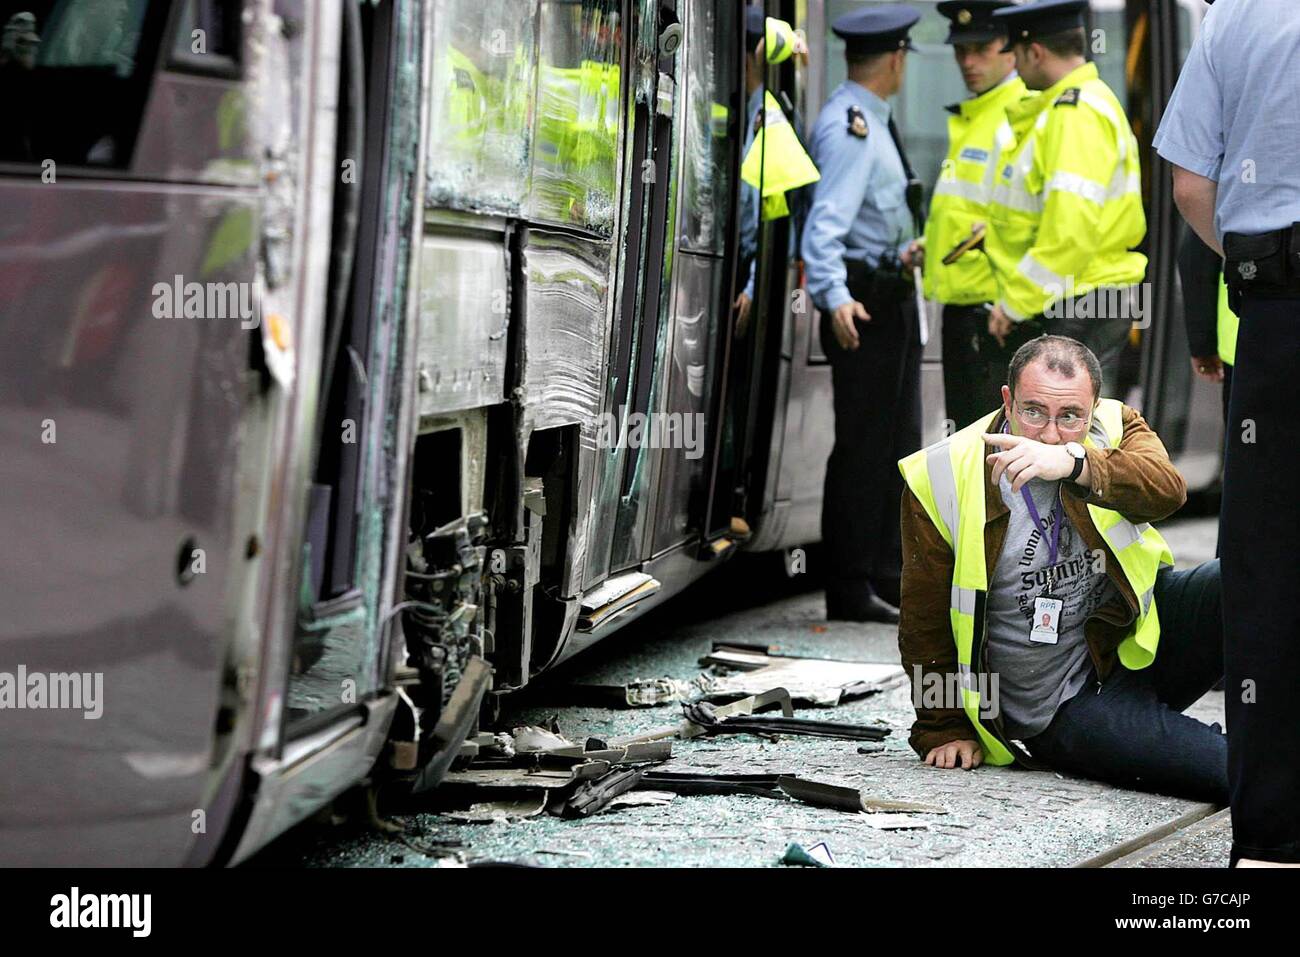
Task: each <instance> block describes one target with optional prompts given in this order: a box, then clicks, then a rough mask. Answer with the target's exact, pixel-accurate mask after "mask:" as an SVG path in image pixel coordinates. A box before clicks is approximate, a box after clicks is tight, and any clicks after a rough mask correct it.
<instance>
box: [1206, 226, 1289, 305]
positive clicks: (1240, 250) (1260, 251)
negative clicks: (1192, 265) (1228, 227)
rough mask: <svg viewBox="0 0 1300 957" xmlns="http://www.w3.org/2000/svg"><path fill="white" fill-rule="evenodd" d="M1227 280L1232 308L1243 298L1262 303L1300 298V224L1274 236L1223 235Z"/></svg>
mask: <svg viewBox="0 0 1300 957" xmlns="http://www.w3.org/2000/svg"><path fill="white" fill-rule="evenodd" d="M1223 258H1224V262H1223V279H1224V282H1226V283H1227V285H1228V299H1229V303H1228V304H1229V305H1230V306H1231V307H1232V309H1233V311H1234V312H1235V311H1237V310H1238V308H1239V306H1240V302H1241V297H1242V296H1243V295H1248V296H1252V297H1255V298H1259V299H1293V298H1297V297H1300V223H1292V224H1291V225H1290V226H1285V227H1283V228H1282V229H1277V230H1274V231H1273V232H1271V233H1259V234H1253V235H1247V234H1245V233H1224V234H1223Z"/></svg>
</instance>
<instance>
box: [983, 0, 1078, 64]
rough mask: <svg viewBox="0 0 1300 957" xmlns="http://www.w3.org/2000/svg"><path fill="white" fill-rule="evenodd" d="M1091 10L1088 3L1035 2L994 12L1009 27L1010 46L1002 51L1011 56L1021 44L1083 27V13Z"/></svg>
mask: <svg viewBox="0 0 1300 957" xmlns="http://www.w3.org/2000/svg"><path fill="white" fill-rule="evenodd" d="M1087 9H1088V0H1034V2H1033V3H1026V4H1024V5H1022V6H1018V7H1003V8H1002V9H1001V10H994V11H993V19H994V20H996V21H998V22H999V23H1004V24H1006V27H1007V45H1006V46H1004V47H1003V48H1002V52H1003V53H1010V52H1011V48H1012V47H1013V46H1015V45H1016V44H1017V43H1026V42H1028V41H1030V40H1039V39H1041V38H1043V37H1050V36H1052V35H1053V34H1056V33H1064V32H1065V31H1066V30H1073V29H1074V28H1075V27H1081V26H1083V13H1084V11H1085V10H1087Z"/></svg>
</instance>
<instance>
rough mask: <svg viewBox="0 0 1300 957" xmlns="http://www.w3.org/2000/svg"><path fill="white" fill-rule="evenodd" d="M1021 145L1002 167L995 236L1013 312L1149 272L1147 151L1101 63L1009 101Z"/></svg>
mask: <svg viewBox="0 0 1300 957" xmlns="http://www.w3.org/2000/svg"><path fill="white" fill-rule="evenodd" d="M1007 119H1008V120H1009V121H1010V123H1011V132H1012V134H1013V136H1014V137H1015V145H1014V146H1013V147H1012V148H1011V151H1010V152H1009V153H1006V154H1004V155H1005V156H1007V159H1006V160H1004V161H1003V163H1002V169H1001V170H1000V171H999V173H998V180H997V184H996V185H995V187H994V190H993V199H992V200H991V202H990V203H989V220H990V223H989V236H988V238H987V240H986V241H985V249H986V250H987V252H988V256H989V261H990V262H991V263H992V264H993V272H994V276H995V277H996V279H997V284H998V302H999V304H1000V305H1001V306H1002V308H1003V311H1005V312H1006V314H1007V315H1008V316H1009V317H1010V318H1011V319H1013V320H1022V319H1028V318H1030V317H1032V316H1035V315H1039V314H1041V313H1043V312H1045V311H1046V310H1047V307H1048V306H1050V305H1051V304H1052V303H1054V302H1056V301H1058V300H1060V299H1063V298H1067V297H1070V296H1078V295H1081V294H1083V293H1086V292H1088V291H1090V290H1092V289H1095V288H1097V287H1099V286H1113V287H1122V286H1131V285H1133V284H1135V283H1138V282H1141V281H1142V278H1143V276H1144V275H1145V274H1146V265H1147V259H1146V256H1144V255H1142V254H1141V253H1139V252H1133V251H1132V250H1133V249H1134V248H1135V247H1136V246H1137V245H1138V244H1139V243H1141V242H1142V237H1143V236H1144V235H1145V234H1146V216H1145V215H1144V213H1143V211H1142V169H1141V161H1140V156H1139V153H1140V150H1139V148H1138V144H1137V139H1136V138H1135V137H1134V136H1133V131H1132V130H1131V129H1130V128H1129V123H1128V118H1127V117H1125V115H1124V110H1123V107H1121V106H1120V103H1119V100H1117V99H1116V98H1115V94H1114V93H1112V92H1111V90H1110V87H1108V86H1107V85H1106V84H1105V83H1103V82H1102V80H1101V79H1100V77H1098V75H1097V65H1096V64H1095V63H1085V64H1084V65H1083V66H1081V67H1079V68H1078V69H1076V70H1072V71H1071V72H1070V73H1069V74H1068V75H1066V76H1065V77H1063V78H1062V79H1061V80H1060V81H1059V82H1058V83H1056V84H1055V85H1054V86H1052V87H1051V88H1050V89H1048V90H1046V91H1044V92H1043V93H1042V94H1040V95H1039V96H1036V97H1030V98H1028V99H1026V100H1022V101H1021V102H1019V103H1015V104H1012V105H1011V106H1010V107H1008V108H1007Z"/></svg>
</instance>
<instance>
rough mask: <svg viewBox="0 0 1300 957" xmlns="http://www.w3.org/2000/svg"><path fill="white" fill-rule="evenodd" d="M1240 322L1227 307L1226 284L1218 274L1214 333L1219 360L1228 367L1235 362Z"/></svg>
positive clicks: (1221, 274) (1221, 275)
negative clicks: (1217, 305)
mask: <svg viewBox="0 0 1300 957" xmlns="http://www.w3.org/2000/svg"><path fill="white" fill-rule="evenodd" d="M1240 322H1241V320H1239V319H1238V318H1237V314H1236V313H1235V312H1233V311H1232V307H1231V306H1229V305H1228V284H1227V283H1225V282H1224V281H1223V273H1219V317H1218V322H1217V323H1215V331H1216V337H1217V339H1218V343H1219V359H1220V360H1221V361H1223V362H1226V363H1227V364H1228V365H1233V364H1234V363H1235V362H1236V360H1237V326H1238V325H1239V324H1240Z"/></svg>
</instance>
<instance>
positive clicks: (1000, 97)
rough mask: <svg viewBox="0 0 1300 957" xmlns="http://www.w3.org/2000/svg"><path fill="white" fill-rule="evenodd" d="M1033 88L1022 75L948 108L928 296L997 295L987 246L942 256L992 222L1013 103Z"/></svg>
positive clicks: (983, 298)
mask: <svg viewBox="0 0 1300 957" xmlns="http://www.w3.org/2000/svg"><path fill="white" fill-rule="evenodd" d="M1027 93H1028V91H1027V90H1026V89H1025V83H1024V81H1023V80H1021V79H1020V77H1018V76H1013V77H1011V78H1010V79H1008V80H1007V81H1006V82H1004V83H1001V84H999V85H998V86H995V87H994V88H993V89H991V90H986V91H985V92H983V93H981V94H980V95H979V96H976V97H972V98H971V99H968V100H963V101H962V102H961V103H958V104H955V105H953V106H950V107H948V111H949V112H950V113H952V115H951V116H950V117H948V155H947V157H946V158H945V159H944V161H943V165H942V166H941V167H940V170H939V179H938V180H937V181H936V182H935V185H934V195H933V198H932V199H931V200H930V218H929V219H928V220H926V223H925V248H926V250H927V253H928V255H927V256H926V263H925V295H926V298H927V299H935V300H937V301H939V302H942V303H944V304H946V305H957V306H965V305H975V304H977V303H981V302H993V301H994V300H996V299H997V283H996V282H995V281H994V279H993V267H992V266H991V265H990V264H989V260H988V256H987V254H986V253H985V252H984V250H983V249H982V248H976V249H968V250H967V251H966V252H964V253H962V255H961V256H960V257H959V258H958V259H957V260H956V261H955V262H953V263H952V265H949V266H945V265H943V263H942V259H943V258H944V256H946V255H947V254H948V253H949V252H950V251H951V250H953V249H954V248H956V246H957V245H958V244H959V243H961V242H962V241H963V240H965V239H967V238H969V236H970V235H971V228H972V227H973V226H974V225H975V224H976V223H984V224H985V225H987V224H988V220H989V210H988V205H989V200H990V199H991V198H992V196H993V186H994V182H995V177H996V175H997V171H998V169H999V165H1000V164H999V162H998V160H999V156H1000V155H1001V153H1002V151H1003V150H1004V149H1006V148H1007V147H1009V146H1010V145H1011V142H1012V135H1011V124H1010V123H1008V122H1007V114H1006V110H1007V107H1008V106H1010V105H1011V104H1013V103H1017V102H1019V101H1020V100H1022V99H1024V98H1025V96H1026V95H1027Z"/></svg>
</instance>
